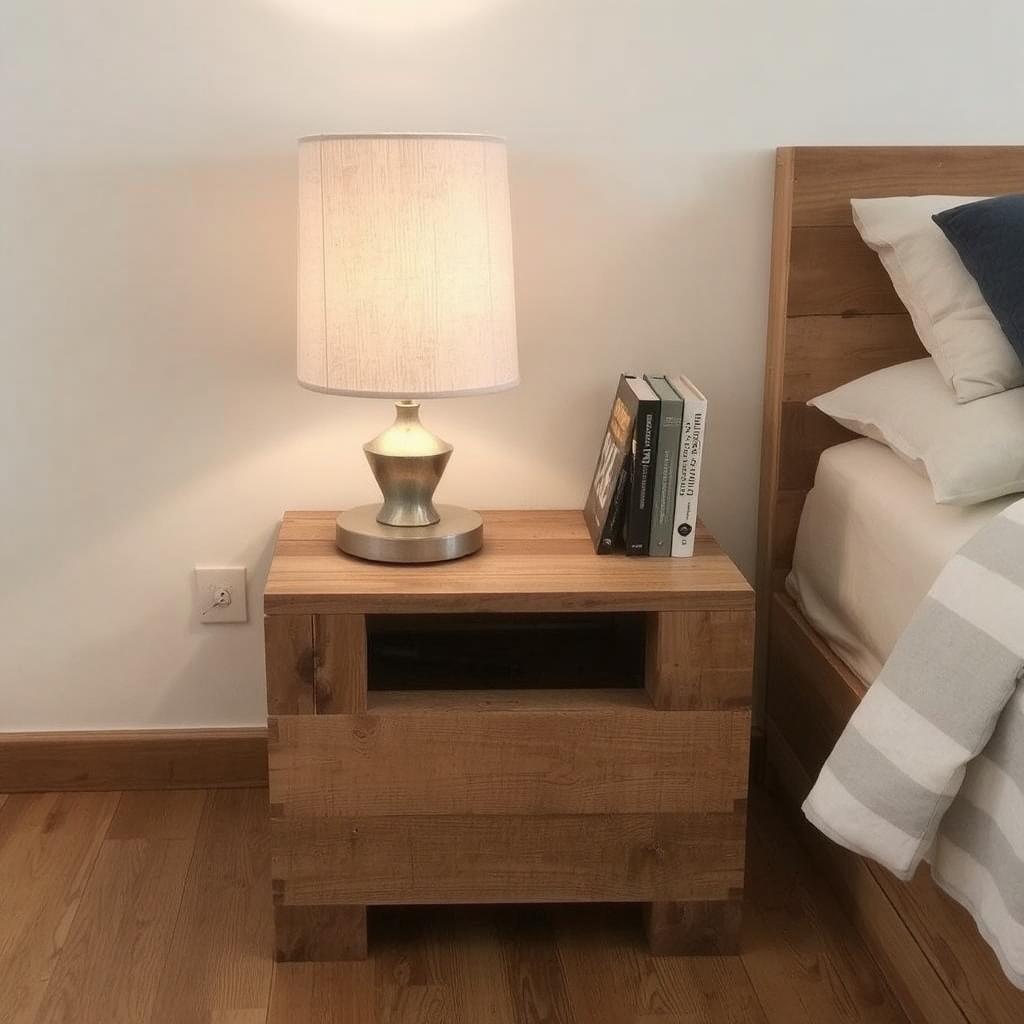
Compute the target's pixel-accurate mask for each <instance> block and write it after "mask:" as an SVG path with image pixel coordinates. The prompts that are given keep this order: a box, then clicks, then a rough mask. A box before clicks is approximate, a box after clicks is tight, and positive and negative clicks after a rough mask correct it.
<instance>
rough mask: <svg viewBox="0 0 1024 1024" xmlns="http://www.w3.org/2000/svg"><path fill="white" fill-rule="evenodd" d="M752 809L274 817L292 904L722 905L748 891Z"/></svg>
mask: <svg viewBox="0 0 1024 1024" xmlns="http://www.w3.org/2000/svg"><path fill="white" fill-rule="evenodd" d="M744 821H745V809H744V808H742V807H741V808H740V810H738V811H734V812H731V813H723V814H690V815H679V814H675V815H672V814H663V815H658V814H615V815H602V814H560V815H541V816H514V815H513V816H505V815H462V816H392V817H360V818H304V819H294V818H286V819H277V820H275V821H274V822H273V830H274V836H275V844H274V857H273V874H274V889H275V899H276V900H278V901H279V902H280V903H284V904H293V905H300V906H306V905H316V904H324V903H327V904H348V903H370V904H388V903H399V904H415V903H531V902H575V901H604V902H636V901H640V900H647V899H657V898H661V899H675V898H678V899H685V900H689V899H717V898H722V897H725V896H727V895H729V894H730V893H732V892H734V891H736V890H737V889H739V888H740V887H741V886H742V884H743V848H744Z"/></svg>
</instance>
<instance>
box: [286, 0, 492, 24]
mask: <svg viewBox="0 0 1024 1024" xmlns="http://www.w3.org/2000/svg"><path fill="white" fill-rule="evenodd" d="M268 2H269V3H271V4H273V6H275V7H278V8H280V9H282V10H285V11H290V12H291V13H293V14H295V15H298V16H300V17H304V18H309V19H316V20H318V21H324V22H330V23H332V24H335V25H337V26H338V27H348V28H359V29H366V30H370V31H390V32H403V31H405V32H411V31H416V30H417V29H429V28H439V27H443V26H445V25H452V24H456V23H458V22H460V21H465V20H467V19H469V18H471V17H472V16H473V15H474V14H477V13H479V12H481V11H484V10H487V9H488V8H493V7H498V6H500V5H501V4H503V3H504V2H505V0H268Z"/></svg>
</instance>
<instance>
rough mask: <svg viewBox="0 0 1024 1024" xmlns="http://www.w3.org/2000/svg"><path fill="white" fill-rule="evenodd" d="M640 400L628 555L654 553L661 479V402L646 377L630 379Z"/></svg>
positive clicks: (632, 459)
mask: <svg viewBox="0 0 1024 1024" xmlns="http://www.w3.org/2000/svg"><path fill="white" fill-rule="evenodd" d="M625 379H626V381H627V382H628V384H629V386H630V387H631V388H632V390H633V392H634V394H635V395H636V400H637V410H636V418H635V419H634V421H633V439H632V445H631V451H630V483H629V502H628V505H627V508H626V554H627V555H648V554H650V552H651V513H652V510H653V508H654V482H655V479H656V478H657V475H658V474H657V464H656V459H655V455H656V454H657V451H658V426H659V423H660V422H661V401H660V399H659V398H658V396H657V394H656V393H655V391H654V389H653V388H652V387H651V385H650V384H648V383H647V381H645V380H644V379H643V378H642V377H626V378H625Z"/></svg>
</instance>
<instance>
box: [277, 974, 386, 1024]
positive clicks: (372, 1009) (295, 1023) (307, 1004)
mask: <svg viewBox="0 0 1024 1024" xmlns="http://www.w3.org/2000/svg"><path fill="white" fill-rule="evenodd" d="M374 985H375V978H374V964H373V962H372V961H369V960H361V961H354V962H350V963H331V964H325V963H310V964H288V963H278V964H276V965H275V967H274V988H273V994H272V997H271V1001H270V1009H269V1012H268V1013H267V1017H266V1024H374V1022H376V1021H377V1019H378V1018H377V1014H376V999H375V989H374Z"/></svg>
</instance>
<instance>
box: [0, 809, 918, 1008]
mask: <svg viewBox="0 0 1024 1024" xmlns="http://www.w3.org/2000/svg"><path fill="white" fill-rule="evenodd" d="M0 802H2V806H0V1022H2V1024H15V1022H16V1024H58V1022H66V1024H193V1022H195V1024H265V1022H271V1024H307V1022H309V1024H314V1022H315V1024H334V1022H337V1024H342V1022H345V1024H348V1022H360V1024H364V1022H365V1024H374V1022H382V1024H383V1022H389V1024H392V1022H393V1024H398V1022H417V1024H428V1022H437V1024H463V1022H464V1024H489V1022H494V1024H542V1022H550V1024H559V1022H567V1021H575V1022H579V1024H697V1022H704V1021H708V1022H719V1021H721V1022H735V1024H748V1022H749V1024H762V1022H779V1024H800V1022H804V1021H806V1022H813V1024H827V1022H829V1021H842V1022H854V1021H869V1022H883V1021H885V1022H903V1021H905V1017H904V1016H903V1014H902V1012H901V1011H900V1010H899V1008H898V1007H897V1005H896V1004H895V1002H894V1000H893V998H892V996H891V994H890V993H889V991H888V989H887V988H886V987H885V985H884V983H883V981H882V980H881V977H880V976H879V973H878V971H877V970H876V968H875V966H874V964H873V962H872V961H871V960H870V959H869V957H868V955H867V954H866V953H865V951H864V948H863V946H862V945H861V943H860V941H859V940H858V938H857V936H856V934H855V933H854V931H853V929H852V927H851V925H850V924H849V923H848V921H847V920H846V918H845V917H844V916H843V914H842V912H841V911H840V910H839V908H838V907H837V905H836V903H835V901H834V900H833V899H832V897H831V895H830V893H829V892H828V890H827V888H826V887H825V886H824V884H823V883H822V882H821V880H820V879H819V878H818V876H816V875H815V874H814V872H813V870H812V868H811V867H810V865H809V863H808V861H807V860H806V859H805V857H804V856H803V854H802V852H801V850H800V849H799V848H798V847H797V845H796V842H795V840H794V839H793V837H792V836H791V834H790V833H789V832H788V830H787V828H786V826H785V825H784V824H783V823H782V819H781V818H780V817H779V816H778V814H777V812H776V811H775V808H774V807H773V806H772V805H771V803H770V802H769V801H768V799H767V798H765V797H761V796H758V797H757V798H756V799H755V800H754V801H753V802H752V805H753V809H752V821H751V849H750V857H749V887H748V892H749V896H748V901H747V907H746V922H745V927H744V937H743V945H742V953H741V955H740V956H738V957H713V958H655V957H651V956H650V955H649V954H648V953H647V952H646V948H645V945H644V939H643V935H642V930H641V923H640V913H639V910H638V909H637V908H635V907H629V906H618V907H569V908H560V907H553V908H548V907H521V908H504V907H500V908H494V907H490V908H487V907H485V908H455V907H445V908H422V907H421V908H415V909H409V910H406V909H391V908H388V909H380V910H376V911H371V918H370V943H371V959H370V960H367V961H365V962H363V963H353V964H337V965H279V966H275V965H274V964H273V963H272V961H271V959H270V955H269V951H270V947H271V937H270V896H269V893H270V882H269V864H268V855H267V800H266V793H265V792H264V791H262V790H217V791H210V792H202V791H194V792H161V793H138V792H136V793H124V794H117V793H64V794H56V793H55V794H29V795H25V794H22V795H17V796H9V797H7V798H6V800H4V798H3V797H2V796H0Z"/></svg>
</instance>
